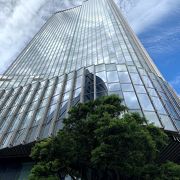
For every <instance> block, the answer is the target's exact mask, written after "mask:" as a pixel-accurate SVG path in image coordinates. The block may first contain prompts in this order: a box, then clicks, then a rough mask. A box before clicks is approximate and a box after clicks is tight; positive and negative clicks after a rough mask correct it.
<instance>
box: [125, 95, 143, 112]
mask: <svg viewBox="0 0 180 180" xmlns="http://www.w3.org/2000/svg"><path fill="white" fill-rule="evenodd" d="M123 94H124V99H125V102H126V105H127V107H128V108H130V109H139V108H140V107H139V103H138V101H137V97H136V94H135V93H134V92H124V93H123Z"/></svg>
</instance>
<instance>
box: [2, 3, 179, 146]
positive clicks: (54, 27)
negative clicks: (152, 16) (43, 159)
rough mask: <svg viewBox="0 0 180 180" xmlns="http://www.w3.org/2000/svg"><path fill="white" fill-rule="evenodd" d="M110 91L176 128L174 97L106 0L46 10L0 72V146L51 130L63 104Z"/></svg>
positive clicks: (65, 107)
mask: <svg viewBox="0 0 180 180" xmlns="http://www.w3.org/2000/svg"><path fill="white" fill-rule="evenodd" d="M108 94H117V95H119V96H120V97H121V98H122V99H123V103H124V104H125V105H126V106H128V108H129V111H130V112H139V113H140V114H141V115H142V116H145V117H146V118H147V120H148V121H149V122H148V123H154V124H155V125H156V126H158V127H160V128H163V129H165V130H167V131H172V132H179V130H180V101H179V99H178V97H177V96H176V94H175V93H174V92H173V90H172V89H171V87H170V86H169V85H168V84H167V83H166V81H165V80H164V79H163V77H162V76H161V74H160V72H159V71H158V70H157V68H156V67H155V65H154V63H153V62H152V60H151V59H150V57H149V56H148V54H147V52H146V51H145V49H144V48H143V47H142V45H141V43H140V42H139V40H138V39H137V37H136V36H135V35H134V33H133V32H132V30H131V29H130V28H129V26H128V25H127V23H126V21H125V20H124V18H123V17H122V15H121V13H120V12H119V10H118V9H117V7H116V5H115V4H114V2H113V1H112V0H101V1H99V0H89V1H85V2H84V3H83V5H82V6H79V7H76V8H73V9H69V10H66V11H62V12H58V13H56V14H55V15H54V16H52V17H51V18H50V19H49V20H48V22H47V23H46V24H45V26H44V27H43V28H42V29H41V30H40V31H39V33H37V35H36V36H35V37H34V38H33V39H32V41H31V42H30V43H29V45H28V46H27V47H26V48H25V49H24V50H23V52H22V53H21V54H20V55H19V57H18V58H17V59H16V60H15V62H14V63H13V64H12V65H11V66H10V67H9V68H8V69H7V71H6V72H5V73H4V74H3V75H1V76H0V148H6V147H13V146H18V145H20V144H21V145H22V144H27V143H30V142H34V141H36V140H38V139H42V138H45V137H48V136H51V135H53V134H55V133H56V132H57V131H58V130H59V129H60V128H62V119H63V118H64V117H66V116H67V112H68V110H69V108H71V107H72V106H75V105H76V104H77V103H79V102H85V101H88V100H91V99H96V98H97V97H99V96H103V95H108Z"/></svg>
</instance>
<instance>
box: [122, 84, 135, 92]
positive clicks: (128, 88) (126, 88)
mask: <svg viewBox="0 0 180 180" xmlns="http://www.w3.org/2000/svg"><path fill="white" fill-rule="evenodd" d="M121 87H122V91H134V90H133V86H132V85H131V84H121Z"/></svg>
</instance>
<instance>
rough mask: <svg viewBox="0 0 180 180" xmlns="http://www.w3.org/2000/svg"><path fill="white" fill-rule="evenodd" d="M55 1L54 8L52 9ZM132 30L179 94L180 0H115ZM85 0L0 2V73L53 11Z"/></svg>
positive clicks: (3, 0) (13, 0)
mask: <svg viewBox="0 0 180 180" xmlns="http://www.w3.org/2000/svg"><path fill="white" fill-rule="evenodd" d="M52 1H53V2H54V3H55V6H52ZM115 1H116V3H117V4H119V6H120V7H121V9H122V11H123V14H124V15H125V16H126V18H127V20H128V22H129V24H130V25H131V27H132V29H133V30H134V31H135V33H136V34H137V35H138V37H139V38H140V40H141V42H142V44H143V45H144V46H145V48H146V49H147V51H148V53H149V54H150V56H151V57H152V59H153V60H154V62H155V64H156V65H157V67H158V68H159V70H160V71H161V72H162V74H163V76H164V77H165V79H166V80H167V81H168V82H169V83H170V84H171V85H172V86H173V88H174V89H175V90H176V91H177V92H178V94H179V95H180V0H115ZM81 2H82V0H38V1H37V0H26V1H24V0H0V74H1V73H3V72H4V70H5V69H6V68H7V67H8V66H9V65H10V64H11V63H12V61H14V59H15V57H17V56H18V54H19V53H20V52H21V51H22V49H23V48H24V47H25V46H26V45H27V43H28V42H29V41H30V40H31V39H32V37H33V36H34V34H36V32H38V30H39V29H40V27H41V26H42V25H43V24H44V23H45V21H46V18H48V17H49V16H50V15H51V13H52V12H53V11H56V10H61V9H66V8H69V7H72V6H74V5H78V4H80V3H81Z"/></svg>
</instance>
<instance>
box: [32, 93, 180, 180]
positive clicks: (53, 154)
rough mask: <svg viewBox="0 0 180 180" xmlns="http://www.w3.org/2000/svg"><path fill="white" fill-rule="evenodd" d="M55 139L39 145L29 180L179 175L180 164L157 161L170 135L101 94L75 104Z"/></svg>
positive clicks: (89, 179)
mask: <svg viewBox="0 0 180 180" xmlns="http://www.w3.org/2000/svg"><path fill="white" fill-rule="evenodd" d="M63 123H64V127H63V128H62V129H61V130H60V131H59V132H58V134H57V135H56V136H55V137H50V138H47V139H45V140H43V141H40V142H39V143H37V144H36V145H35V146H34V147H33V149H32V152H31V157H32V158H33V159H34V160H35V162H36V164H35V165H34V167H33V168H32V170H31V174H30V176H29V179H30V180H31V179H32V180H36V179H37V180H39V179H49V180H50V179H52V180H55V179H64V177H65V176H67V175H69V176H71V178H72V179H78V178H81V179H82V180H101V179H102V180H104V179H107V180H111V179H112V180H116V179H117V180H118V179H122V178H125V179H147V180H148V179H180V166H179V165H177V164H175V163H172V162H167V163H164V164H160V163H158V156H159V153H160V151H161V150H162V148H163V147H165V146H166V144H167V141H168V137H167V135H166V134H165V133H164V132H163V131H162V130H161V129H159V128H157V127H155V126H154V125H153V124H149V123H147V121H146V119H145V118H143V117H141V116H140V115H139V114H137V113H127V108H126V107H125V106H123V105H122V100H121V99H120V98H119V97H118V96H116V95H111V96H105V97H101V98H98V99H96V100H94V101H89V102H87V103H84V104H78V105H77V106H75V107H73V108H72V109H71V110H70V111H69V116H68V118H66V119H64V120H63Z"/></svg>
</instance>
